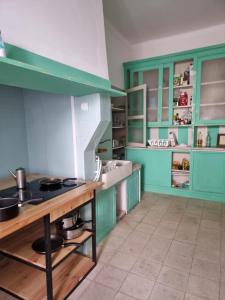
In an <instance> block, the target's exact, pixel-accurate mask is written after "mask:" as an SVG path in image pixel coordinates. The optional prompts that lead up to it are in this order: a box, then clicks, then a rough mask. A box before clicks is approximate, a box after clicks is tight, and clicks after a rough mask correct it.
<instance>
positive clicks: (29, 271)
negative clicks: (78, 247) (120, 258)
mask: <svg viewBox="0 0 225 300" xmlns="http://www.w3.org/2000/svg"><path fill="white" fill-rule="evenodd" d="M94 266H95V263H94V262H93V261H92V260H91V259H90V258H88V257H86V256H82V255H80V254H72V255H71V256H70V257H68V258H67V259H66V260H64V261H63V262H62V263H61V264H60V265H59V266H58V267H57V268H56V269H55V270H54V271H53V298H54V299H55V300H56V299H60V300H61V299H65V297H66V296H67V295H68V294H69V293H70V292H71V291H72V290H73V289H74V288H75V287H76V286H77V285H78V284H79V282H80V281H81V280H82V279H83V278H84V276H86V274H87V273H88V272H89V271H90V270H91V269H92V268H93V267H94ZM0 286H1V287H2V288H3V289H5V290H6V291H9V292H10V293H12V294H14V295H18V296H19V297H21V298H23V299H47V295H46V277H45V273H44V272H42V271H40V270H37V269H35V268H32V267H30V266H27V265H25V264H23V263H21V262H17V261H15V260H13V259H10V258H4V259H2V260H1V261H0Z"/></svg>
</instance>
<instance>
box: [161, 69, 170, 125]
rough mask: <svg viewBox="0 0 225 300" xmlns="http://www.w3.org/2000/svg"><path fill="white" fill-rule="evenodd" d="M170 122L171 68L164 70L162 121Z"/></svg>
mask: <svg viewBox="0 0 225 300" xmlns="http://www.w3.org/2000/svg"><path fill="white" fill-rule="evenodd" d="M168 120H169V68H164V69H163V90H162V121H168Z"/></svg>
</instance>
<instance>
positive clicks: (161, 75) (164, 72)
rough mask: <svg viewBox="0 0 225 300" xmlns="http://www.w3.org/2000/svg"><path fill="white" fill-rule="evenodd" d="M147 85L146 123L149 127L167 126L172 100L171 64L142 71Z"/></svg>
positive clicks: (169, 119)
mask: <svg viewBox="0 0 225 300" xmlns="http://www.w3.org/2000/svg"><path fill="white" fill-rule="evenodd" d="M142 75H143V83H144V84H146V85H147V110H146V111H147V123H148V125H149V126H152V125H153V126H156V125H169V122H171V118H170V115H172V113H171V109H170V105H169V104H170V102H171V99H172V96H171V92H172V76H171V75H172V64H171V65H160V66H157V67H155V68H152V69H148V70H146V71H143V73H142Z"/></svg>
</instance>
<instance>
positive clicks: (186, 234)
mask: <svg viewBox="0 0 225 300" xmlns="http://www.w3.org/2000/svg"><path fill="white" fill-rule="evenodd" d="M98 256H99V261H98V265H97V266H96V268H95V269H94V270H93V271H92V273H91V274H90V275H89V276H88V277H87V279H85V280H84V281H83V282H82V284H81V285H80V286H79V287H78V288H77V289H76V290H75V292H74V293H73V294H72V295H71V296H70V297H69V299H70V300H111V299H113V300H135V299H137V300H138V299H139V300H145V299H146V300H172V299H173V300H204V299H205V300H206V299H208V300H225V203H224V204H221V203H217V202H209V201H201V200H195V199H187V198H178V197H172V196H163V195H158V194H151V193H145V194H144V195H143V198H142V201H141V203H140V204H139V205H138V206H137V207H136V208H135V209H133V210H132V212H131V213H130V214H129V215H127V216H126V217H125V218H124V219H123V220H122V221H120V222H119V224H118V225H117V226H116V227H115V229H114V230H113V231H112V232H111V233H110V235H109V236H108V237H107V238H106V239H105V240H104V241H102V242H101V244H100V245H99V247H98ZM2 296H3V298H1V297H0V298H1V299H7V300H8V299H12V298H11V297H10V298H6V297H4V295H2Z"/></svg>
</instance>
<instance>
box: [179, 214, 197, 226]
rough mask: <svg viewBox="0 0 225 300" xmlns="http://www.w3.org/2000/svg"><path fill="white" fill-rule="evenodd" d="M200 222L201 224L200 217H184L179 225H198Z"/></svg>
mask: <svg viewBox="0 0 225 300" xmlns="http://www.w3.org/2000/svg"><path fill="white" fill-rule="evenodd" d="M200 222H201V218H200V217H196V216H189V215H184V216H183V218H182V220H181V224H184V225H199V224H200Z"/></svg>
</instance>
